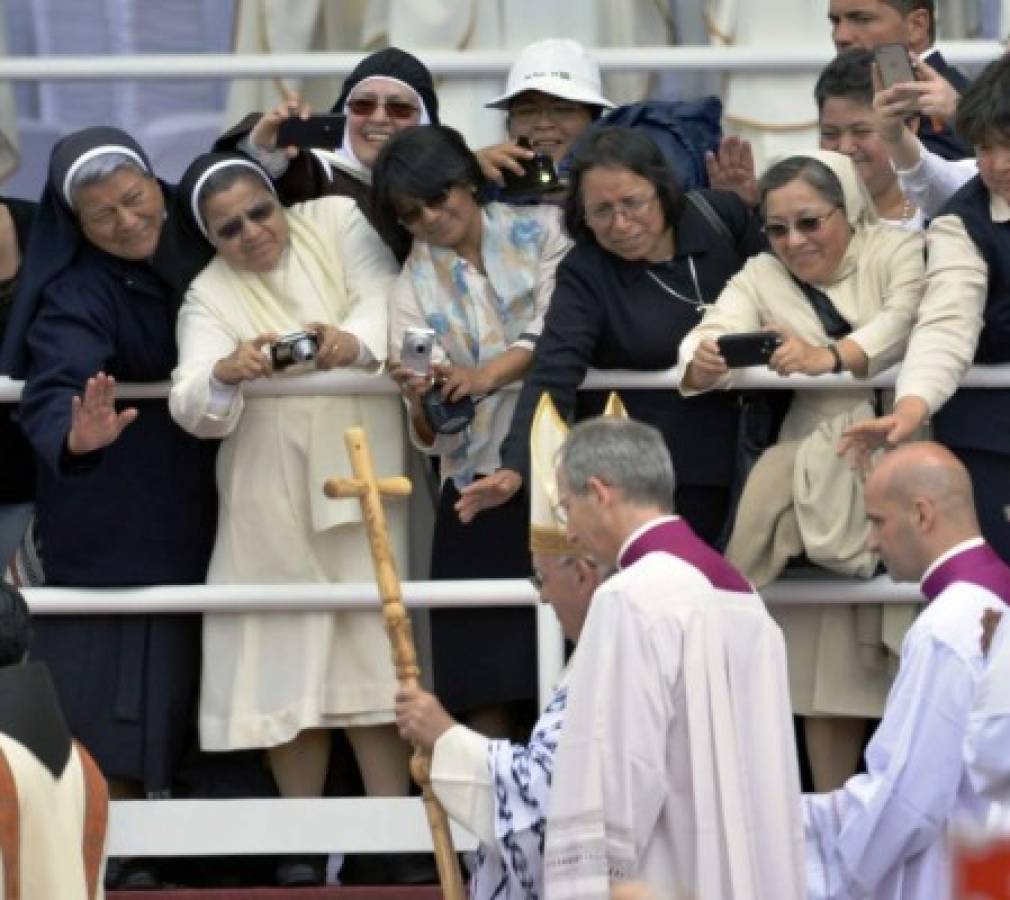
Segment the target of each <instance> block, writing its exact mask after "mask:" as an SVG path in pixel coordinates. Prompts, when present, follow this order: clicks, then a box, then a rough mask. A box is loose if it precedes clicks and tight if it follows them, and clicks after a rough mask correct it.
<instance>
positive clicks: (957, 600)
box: [804, 442, 1010, 900]
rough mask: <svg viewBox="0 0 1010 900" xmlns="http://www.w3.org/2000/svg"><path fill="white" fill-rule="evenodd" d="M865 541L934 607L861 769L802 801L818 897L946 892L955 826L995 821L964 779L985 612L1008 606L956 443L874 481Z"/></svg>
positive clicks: (905, 453)
mask: <svg viewBox="0 0 1010 900" xmlns="http://www.w3.org/2000/svg"><path fill="white" fill-rule="evenodd" d="M866 514H867V517H868V519H869V521H870V534H869V538H868V541H869V544H870V549H872V550H875V551H877V552H879V553H880V556H881V558H882V559H883V561H884V563H885V564H886V565H887V568H888V571H889V572H890V574H891V577H892V578H893V579H894V580H895V581H913V580H919V581H920V584H921V590H922V593H923V596H924V598H925V600H926V603H927V606H926V607H925V609H924V610H923V611H922V612H921V613H920V614H919V616H918V618H917V619H916V621H915V623H914V624H913V625H912V627H911V628H910V629H909V631H908V633H907V634H906V636H905V640H904V642H903V644H902V648H901V662H900V667H899V669H898V675H897V677H896V678H895V681H894V685H893V686H892V688H891V692H890V694H889V695H888V698H887V704H886V706H885V709H884V718H883V720H882V721H881V723H880V726H879V727H878V728H877V731H876V733H875V734H874V736H873V739H872V740H871V741H870V744H869V746H868V747H867V750H866V774H863V775H856V776H855V777H853V778H850V779H849V780H848V781H847V782H846V783H845V785H844V786H843V787H842V788H840V789H839V790H837V791H833V792H831V793H829V794H817V795H810V796H806V797H804V819H805V827H806V835H807V862H808V866H807V875H808V883H809V891H810V898H811V900H822V898H825V900H826V898H831V900H842V898H853V900H855V898H860V900H946V898H949V897H950V896H951V886H950V859H949V851H948V845H947V826H948V824H949V822H950V821H951V820H952V818H954V817H955V816H958V817H960V816H968V817H970V818H974V819H975V820H976V821H983V820H984V819H985V818H986V809H987V803H986V801H985V799H984V798H982V797H979V796H978V794H977V792H976V791H975V789H974V788H973V787H972V785H971V783H970V781H969V780H968V779H965V778H964V774H965V761H964V752H965V750H964V748H965V738H966V734H967V730H968V722H969V717H970V715H971V713H972V709H973V708H974V706H975V703H976V699H977V693H978V683H979V677H980V675H981V673H982V666H983V657H982V646H981V634H982V625H981V623H982V616H983V613H984V611H985V610H989V609H991V610H997V611H999V610H1002V609H1005V608H1006V604H1007V602H1008V601H1010V569H1008V568H1007V566H1006V565H1005V564H1004V563H1003V562H1002V560H1000V559H999V557H998V556H997V555H996V554H995V552H994V551H993V550H992V549H991V548H990V547H989V546H988V545H987V544H986V543H985V542H984V541H983V539H982V537H981V536H980V532H979V527H978V521H977V518H976V515H975V508H974V503H973V500H972V487H971V481H970V479H969V477H968V473H967V472H966V471H965V469H964V467H963V466H962V465H961V463H960V462H959V461H958V460H957V459H956V458H955V457H954V456H953V454H951V453H950V451H948V450H947V449H945V448H943V447H941V446H940V445H938V444H934V443H930V442H922V443H914V444H906V445H904V446H902V447H899V448H898V449H896V450H894V451H892V452H891V453H889V454H887V455H886V456H884V457H883V458H882V460H881V461H880V463H879V465H877V467H876V468H875V469H874V470H873V472H872V474H871V475H870V477H869V479H868V480H867V483H866Z"/></svg>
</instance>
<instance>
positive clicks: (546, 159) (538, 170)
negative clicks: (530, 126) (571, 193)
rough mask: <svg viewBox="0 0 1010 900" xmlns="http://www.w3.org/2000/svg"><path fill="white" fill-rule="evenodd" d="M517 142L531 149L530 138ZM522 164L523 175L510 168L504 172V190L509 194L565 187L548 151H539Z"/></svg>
mask: <svg viewBox="0 0 1010 900" xmlns="http://www.w3.org/2000/svg"><path fill="white" fill-rule="evenodd" d="M516 143H517V144H518V145H519V146H520V147H525V148H526V149H527V150H529V149H531V148H530V142H529V139H528V138H525V137H521V138H519V140H518V141H516ZM520 165H521V166H522V167H523V174H522V175H516V174H515V172H512V171H510V170H506V171H505V172H503V173H502V178H503V179H504V181H505V188H504V192H505V193H506V194H507V195H509V196H514V195H517V194H549V193H551V192H552V191H557V190H560V189H561V188H562V187H564V185H562V184H561V181H560V180H559V178H558V170H557V169H556V168H555V166H554V160H553V159H551V157H550V156H549V155H548V154H547V153H537V154H536V156H534V157H533V158H532V159H524V160H522V161H521V162H520Z"/></svg>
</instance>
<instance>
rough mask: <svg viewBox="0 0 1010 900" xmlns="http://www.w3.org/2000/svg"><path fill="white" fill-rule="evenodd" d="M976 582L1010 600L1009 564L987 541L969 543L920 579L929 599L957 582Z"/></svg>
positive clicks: (1005, 601) (1008, 601)
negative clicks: (985, 542)
mask: <svg viewBox="0 0 1010 900" xmlns="http://www.w3.org/2000/svg"><path fill="white" fill-rule="evenodd" d="M959 581H960V582H965V583H967V584H975V585H978V586H979V587H981V588H985V589H986V590H987V591H992V593H994V594H995V595H996V596H997V597H999V598H1000V599H1001V600H1002V601H1003V602H1004V603H1006V604H1010V566H1007V564H1006V563H1005V562H1003V560H1002V559H1000V558H999V557H998V556H997V555H996V551H995V550H993V549H992V547H990V546H989V545H988V544H981V545H979V546H978V547H970V548H969V549H967V550H962V551H961V552H960V553H958V554H956V555H955V556H952V557H951V558H950V559H948V560H946V561H945V562H942V563H941V564H940V565H939V566H937V567H936V569H934V570H933V571H932V572H931V573H930V575H929V577H928V578H927V579H926V580H925V581H924V582H923V583H922V593H923V595H924V596H925V597H926V599H927V600H928V601H929V602H932V601H933V600H935V599H936V598H937V597H938V596H939V595H940V594H942V593H943V592H944V591H945V590H946V589H947V588H949V587H950V586H951V585H952V584H954V583H956V582H959Z"/></svg>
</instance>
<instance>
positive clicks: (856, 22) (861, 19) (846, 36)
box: [828, 0, 972, 159]
mask: <svg viewBox="0 0 1010 900" xmlns="http://www.w3.org/2000/svg"><path fill="white" fill-rule="evenodd" d="M828 19H829V20H830V22H831V39H832V40H833V41H834V43H835V48H836V49H837V50H838V52H839V53H842V52H844V51H845V50H849V49H851V48H853V47H862V48H863V49H865V50H874V49H876V48H877V47H879V46H880V45H881V44H902V45H904V46H905V47H907V48H908V49H909V50H910V51H911V52H912V53H914V54H916V56H918V57H919V58H921V59H922V60H923V62H925V63H926V64H927V65H928V66H930V67H931V68H932V69H933V70H934V71H935V72H937V73H938V74H939V75H941V76H942V77H943V78H944V79H946V81H947V82H949V83H950V85H951V87H953V88H954V90H955V91H957V93H958V94H963V93H964V92H965V90H967V88H968V85H969V83H970V82H969V81H968V79H967V78H966V77H965V76H964V74H963V73H962V72H960V71H958V70H957V69H956V68H954V67H953V66H951V65H949V64H948V63H947V61H946V60H945V59H944V58H943V55H942V54H941V53H940V51H939V50H935V49H933V44H934V43H935V41H936V3H935V0H830V6H829V8H828ZM918 123H919V127H918V134H919V138H920V139H921V140H922V142H923V144H925V145H926V147H928V148H929V149H930V150H932V151H933V152H934V153H937V154H939V155H940V156H942V157H943V158H944V159H964V158H965V157H968V156H971V155H972V152H971V148H970V147H969V146H968V145H967V144H965V143H964V142H963V141H961V140H960V139H959V138H958V137H957V136H956V135H955V134H954V132H953V131H952V130H951V128H950V125H949V124H948V123H946V122H941V121H938V120H934V119H933V118H932V117H930V116H925V115H922V116H919V118H918Z"/></svg>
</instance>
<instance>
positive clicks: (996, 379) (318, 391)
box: [0, 364, 1010, 403]
mask: <svg viewBox="0 0 1010 900" xmlns="http://www.w3.org/2000/svg"><path fill="white" fill-rule="evenodd" d="M897 374H898V366H892V367H891V368H889V369H886V370H885V371H883V372H881V373H879V374H878V375H875V376H873V377H872V378H855V377H854V376H853V375H852V374H851V373H848V372H846V373H845V374H843V375H789V376H786V377H783V376H781V375H776V374H775V373H774V372H771V371H769V370H768V369H767V368H765V367H763V366H754V367H752V368H749V369H743V370H741V371H740V372H739V373H738V374H737V375H736V380H735V382H734V385H733V386H734V388H738V389H740V390H757V389H781V390H806V389H816V390H851V389H852V388H854V387H874V388H892V387H894V383H895V379H896V377H897ZM959 384H960V386H961V387H965V388H987V389H989V388H1010V364H1003V365H997V366H972V367H971V368H970V369H969V370H968V371H967V372H966V373H965V375H964V377H963V378H962V379H961V381H960V382H959ZM170 386H171V385H170V383H169V382H167V381H155V382H151V383H150V384H126V383H123V384H120V385H119V386H118V387H117V391H116V393H117V396H118V397H120V398H122V399H124V400H141V399H151V398H157V397H167V396H168V391H169V388H170ZM22 387H23V383H22V382H20V381H14V380H12V379H11V378H8V377H7V376H6V375H0V403H16V402H17V401H18V400H20V399H21V389H22ZM520 387H521V385H520V384H519V383H515V384H512V385H509V386H508V387H506V388H505V390H518V389H519V388H520ZM582 388H583V389H593V390H599V389H605V388H614V389H619V390H659V389H664V388H666V389H669V390H676V388H677V380H676V377H675V375H674V370H673V369H664V370H662V371H647V372H640V371H634V370H631V369H606V370H602V369H591V370H590V371H589V372H588V373H587V375H586V379H585V381H583V382H582ZM242 393H243V394H245V396H247V397H292V396H297V397H313V396H322V395H330V394H364V395H372V394H396V393H398V390H397V387H396V385H395V384H394V382H393V380H392V379H391V378H388V377H386V376H384V375H372V374H368V373H365V372H347V371H339V372H337V371H330V372H312V373H308V374H305V375H298V376H292V377H286V376H279V377H274V378H261V379H258V380H257V381H249V382H245V383H244V384H243V385H242Z"/></svg>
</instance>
